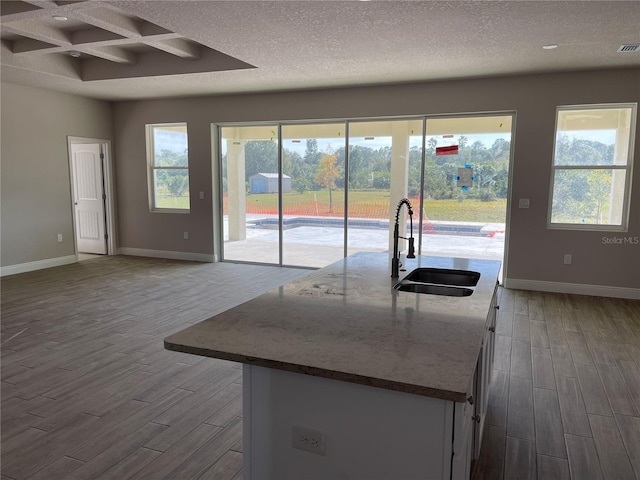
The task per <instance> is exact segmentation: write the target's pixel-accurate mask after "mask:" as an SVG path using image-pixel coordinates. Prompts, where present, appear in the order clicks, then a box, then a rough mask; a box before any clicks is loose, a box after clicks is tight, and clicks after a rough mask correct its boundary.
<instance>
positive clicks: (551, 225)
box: [547, 102, 638, 232]
mask: <svg viewBox="0 0 640 480" xmlns="http://www.w3.org/2000/svg"><path fill="white" fill-rule="evenodd" d="M637 106H638V104H637V103H631V102H630V103H603V104H587V105H560V106H557V107H556V119H555V127H554V137H553V154H552V156H551V182H550V185H549V204H548V208H547V228H548V229H553V230H578V231H595V232H627V231H628V229H629V214H630V212H629V211H630V204H631V183H632V178H633V163H634V162H633V160H634V158H633V157H634V155H633V154H634V151H635V150H634V149H635V133H636V120H637ZM625 108H629V109H631V121H630V125H629V130H630V131H629V145H628V152H627V163H626V164H625V165H616V164H615V163H614V164H612V165H556V147H557V145H558V121H559V118H560V112H566V111H580V110H606V109H625ZM558 170H564V171H567V170H612V171H613V170H622V171H625V186H624V193H623V195H624V197H623V204H622V214H621V223H620V224H619V225H617V224H597V223H559V222H552V220H551V219H552V213H553V194H554V186H555V177H556V172H557V171H558Z"/></svg>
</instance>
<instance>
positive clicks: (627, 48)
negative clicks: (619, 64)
mask: <svg viewBox="0 0 640 480" xmlns="http://www.w3.org/2000/svg"><path fill="white" fill-rule="evenodd" d="M638 50H640V43H633V44H629V45H620V48H619V49H618V52H637V51H638Z"/></svg>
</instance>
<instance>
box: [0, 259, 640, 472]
mask: <svg viewBox="0 0 640 480" xmlns="http://www.w3.org/2000/svg"><path fill="white" fill-rule="evenodd" d="M306 273H307V272H305V271H304V270H294V269H278V268H274V267H258V266H249V265H233V264H198V263H189V262H177V261H168V260H158V259H144V258H133V257H123V256H119V257H101V258H98V259H94V260H88V261H86V262H81V263H78V264H74V265H68V266H65V267H59V268H54V269H48V270H42V271H39V272H31V273H26V274H21V275H15V276H12V277H5V278H3V279H2V282H1V287H2V292H1V293H2V329H1V336H0V341H1V347H2V348H1V352H2V392H1V393H2V405H1V407H2V409H1V416H2V419H1V420H2V432H1V434H2V442H1V443H2V470H1V473H2V479H3V480H8V479H16V480H17V479H42V480H56V479H82V480H87V479H107V478H112V479H118V480H120V479H129V478H132V479H143V478H144V479H151V480H156V479H158V480H159V479H163V478H166V479H180V480H191V479H239V478H242V473H241V463H242V445H241V433H242V411H241V408H242V405H241V391H242V385H241V369H240V366H239V365H238V364H234V363H230V362H224V361H220V360H214V359H207V358H201V357H196V356H190V355H185V354H180V353H175V352H169V351H166V350H164V349H163V346H162V339H163V338H164V337H165V336H167V335H169V334H171V333H172V332H175V331H177V330H180V329H182V328H184V327H186V326H187V325H190V324H193V323H196V322H198V321H201V320H203V319H205V318H208V317H210V316H211V315H214V314H215V313H217V312H220V311H223V310H226V309H228V308H230V307H232V306H234V305H237V304H239V303H241V302H242V301H245V300H248V299H249V298H252V297H254V296H257V295H259V294H260V293H262V292H264V291H267V290H268V289H270V288H273V287H276V286H278V285H281V284H284V283H286V282H288V281H291V280H293V279H295V278H298V277H300V276H302V275H305V274H306ZM500 294H501V309H500V313H499V317H498V324H497V332H496V333H497V336H496V338H497V345H496V358H495V371H494V372H493V373H494V375H493V380H492V386H491V399H490V410H489V413H488V418H487V421H488V426H487V428H486V429H485V432H486V433H485V435H486V436H485V439H484V442H483V451H482V456H481V459H480V461H479V463H478V468H477V470H476V478H488V479H502V478H504V479H512V478H515V479H518V480H520V479H525V478H540V479H545V480H546V479H553V478H573V479H577V480H583V479H589V478H603V479H624V478H640V476H639V474H640V417H639V413H638V412H639V409H640V302H637V301H629V300H612V299H599V298H593V297H581V296H569V295H560V294H542V293H535V292H523V291H509V290H502V291H501V292H500ZM398 480H402V479H398Z"/></svg>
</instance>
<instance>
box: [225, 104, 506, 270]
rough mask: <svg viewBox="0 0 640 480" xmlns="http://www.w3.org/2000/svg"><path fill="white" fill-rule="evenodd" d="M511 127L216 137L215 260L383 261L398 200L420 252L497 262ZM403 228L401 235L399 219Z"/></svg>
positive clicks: (498, 118)
mask: <svg viewBox="0 0 640 480" xmlns="http://www.w3.org/2000/svg"><path fill="white" fill-rule="evenodd" d="M512 126H513V122H512V115H511V114H502V115H464V116H463V115H460V116H452V117H417V118H408V119H404V118H401V119H375V120H370V121H346V122H330V123H304V124H303V123H291V124H268V125H264V124H261V125H249V126H246V125H241V126H223V127H219V133H220V135H219V137H220V164H221V172H222V177H221V178H222V185H221V189H222V206H223V225H224V228H223V252H222V254H223V256H222V258H223V259H224V260H232V261H244V262H252V263H268V264H276V265H287V266H300V267H323V266H326V265H328V264H330V263H333V262H335V261H337V260H340V259H341V258H343V257H344V256H345V255H350V254H352V253H355V252H359V251H378V252H384V251H389V250H390V247H391V246H392V245H393V239H392V234H391V232H392V231H393V223H394V221H395V216H396V207H397V205H398V202H399V200H401V199H402V198H405V197H406V198H408V199H409V200H410V202H411V204H412V206H413V211H414V216H413V235H414V238H416V242H415V244H416V248H417V253H421V254H423V255H439V256H452V257H462V258H494V259H499V260H502V259H503V255H504V242H505V234H506V230H507V229H506V217H507V196H508V183H509V164H510V159H511V131H512ZM399 227H400V235H401V236H405V237H406V236H408V234H409V233H410V232H409V229H410V227H411V224H410V222H409V217H408V216H407V212H406V209H403V211H402V212H401V214H400V217H399ZM400 249H401V250H403V249H406V242H404V241H402V240H401V241H400Z"/></svg>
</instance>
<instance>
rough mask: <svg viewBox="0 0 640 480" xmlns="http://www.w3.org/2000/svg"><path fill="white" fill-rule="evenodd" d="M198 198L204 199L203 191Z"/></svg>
mask: <svg viewBox="0 0 640 480" xmlns="http://www.w3.org/2000/svg"><path fill="white" fill-rule="evenodd" d="M200 200H204V192H200Z"/></svg>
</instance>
